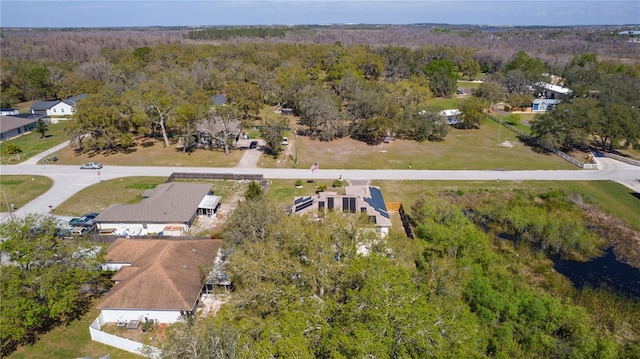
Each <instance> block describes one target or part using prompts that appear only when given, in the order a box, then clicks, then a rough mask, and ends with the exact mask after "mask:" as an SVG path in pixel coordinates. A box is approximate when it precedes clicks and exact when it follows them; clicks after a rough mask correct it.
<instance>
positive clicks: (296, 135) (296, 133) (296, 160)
mask: <svg viewBox="0 0 640 359" xmlns="http://www.w3.org/2000/svg"><path fill="white" fill-rule="evenodd" d="M294 135H295V136H294V138H295V141H296V158H295V160H294V161H293V162H294V163H295V164H296V165H297V164H298V130H297V129H296V130H294Z"/></svg>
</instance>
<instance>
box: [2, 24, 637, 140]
mask: <svg viewBox="0 0 640 359" xmlns="http://www.w3.org/2000/svg"><path fill="white" fill-rule="evenodd" d="M259 29H260V28H255V29H254V28H247V29H245V30H246V32H247V33H246V34H244V35H242V36H244V37H243V38H245V39H254V37H253V36H255V35H251V34H250V33H251V31H254V30H255V31H258V30H259ZM265 29H268V28H265ZM250 30H251V31H250ZM229 31H240V29H229ZM298 31H300V32H302V33H306V31H311V29H299V30H296V32H298ZM314 31H316V32H314V33H315V36H322V35H321V34H322V33H334V32H335V33H348V34H352V32H353V33H354V34H359V33H360V32H364V33H367V32H372V33H381V32H382V31H381V29H380V28H375V27H373V28H353V29H351V28H337V29H336V28H329V29H314ZM393 31H396V32H400V33H402V31H408V30H406V29H404V28H403V27H399V28H397V29H396V28H394V29H393ZM416 31H417V32H416V33H419V34H422V33H423V31H427V34H428V36H429V37H428V38H427V40H428V39H431V36H434V37H438V36H447V37H448V36H458V37H461V38H463V39H467V38H470V37H474V36H484V35H483V33H482V32H477V33H476V32H470V33H466V34H465V35H463V33H462V32H459V31H458V30H456V31H433V29H420V30H419V31H418V30H416ZM460 31H462V30H460ZM463 32H464V31H463ZM142 33H143V34H144V33H145V32H142ZM46 34H47V36H48V37H52V36H53V35H52V34H50V33H46ZM113 34H117V32H115V33H114V32H105V35H106V37H108V36H112V35H113ZM121 34H129V35H130V33H129V32H123V33H121ZM492 34H493V36H498V34H500V36H507V35H514V34H518V35H522V36H523V37H524V38H525V39H527V38H529V36H531V34H532V33H527V32H526V31H525V32H513V33H512V32H508V31H506V30H501V32H495V33H492ZM524 34H526V36H525V35H524ZM541 34H543V35H541V36H542V37H543V38H544V37H545V36H546V37H548V38H553V39H554V41H555V40H557V39H558V38H574V35H571V36H569V35H568V34H566V33H563V32H560V33H553V32H548V31H541ZM67 35H68V36H71V37H82V36H83V33H76V32H71V33H69V34H67ZM129 35H126V36H129ZM113 36H115V35H113ZM238 36H240V37H242V36H241V35H238ZM288 36H293V35H291V34H290V33H289V32H287V34H286V35H285V36H284V38H283V41H276V40H273V41H272V40H269V41H266V40H264V41H258V40H256V41H251V42H249V43H244V42H240V43H233V42H229V43H224V44H219V45H211V44H203V43H200V44H192V43H187V42H186V41H158V42H159V43H158V44H155V45H151V46H147V45H146V44H145V46H140V47H135V48H127V47H126V46H123V47H117V46H111V47H104V48H102V49H101V50H100V53H99V54H94V55H93V56H91V58H90V59H82V60H75V59H74V60H67V61H56V60H52V59H43V58H32V59H29V60H26V61H25V59H21V58H17V57H13V56H9V57H7V59H6V61H5V60H4V59H3V62H2V69H3V71H2V79H1V80H2V81H1V82H0V85H1V87H2V92H3V96H2V105H3V107H9V106H11V105H13V104H15V103H17V102H20V101H25V100H34V99H39V100H46V99H55V98H64V97H68V96H72V95H76V94H79V93H88V94H89V98H88V99H87V101H83V102H81V103H80V104H79V105H78V111H77V113H76V115H75V117H76V119H77V120H78V121H75V123H74V124H72V125H71V126H70V128H69V131H68V133H69V136H70V137H71V139H72V141H73V143H74V144H76V145H77V146H78V149H79V150H93V151H116V150H125V151H126V150H128V148H130V147H131V146H133V145H134V141H133V136H135V135H136V134H142V133H149V132H151V133H157V134H158V135H159V136H161V137H162V139H163V142H164V143H165V146H168V145H169V137H170V136H171V135H173V136H175V137H179V138H180V141H182V142H181V143H186V144H187V145H188V146H195V145H196V137H197V136H196V133H197V124H198V121H200V120H203V119H205V118H206V117H207V116H209V110H208V108H209V107H210V106H211V101H210V100H209V98H210V97H211V96H212V95H215V94H218V93H224V94H225V95H226V96H227V99H228V104H229V105H230V106H232V107H233V108H234V111H233V112H234V114H235V116H237V118H236V119H235V120H242V121H246V120H252V119H256V118H257V116H258V115H259V113H260V110H261V109H262V108H263V107H264V105H265V104H267V105H275V104H277V103H281V104H283V105H286V106H288V107H290V108H292V109H293V110H294V112H295V113H296V114H298V115H300V118H301V121H300V124H301V125H302V126H304V131H303V133H306V134H307V135H309V136H312V137H315V138H318V139H320V140H324V141H330V140H333V139H335V138H340V137H344V136H351V137H353V138H356V139H359V140H362V141H365V142H367V143H371V144H375V143H379V142H381V141H383V140H384V139H385V138H386V137H388V136H390V135H395V136H396V137H399V138H406V139H410V140H417V141H423V140H441V139H442V138H444V136H446V133H447V131H443V130H442V129H441V128H440V127H439V126H437V123H430V124H422V123H420V122H419V121H420V120H419V118H421V117H420V116H419V113H420V111H422V110H423V109H425V108H430V109H431V110H436V109H435V108H433V107H430V100H431V98H432V97H450V96H452V95H453V94H454V93H455V91H456V88H457V85H456V80H457V79H459V78H460V77H466V78H468V79H475V78H477V76H478V75H479V72H480V71H482V72H485V73H486V80H485V82H484V83H483V84H482V85H481V86H480V87H479V88H478V89H477V90H476V92H475V95H476V97H479V98H482V99H484V101H478V100H477V99H474V98H471V99H470V100H469V101H467V102H468V103H461V104H460V108H461V109H462V110H463V111H462V112H463V116H462V118H463V121H464V122H463V125H462V127H464V128H475V127H477V126H479V125H480V124H481V123H482V119H483V118H484V115H483V114H482V109H481V110H480V111H478V108H479V107H481V106H483V107H484V108H486V107H490V106H491V104H495V103H497V102H500V101H506V102H508V103H509V104H510V105H511V106H512V107H514V108H523V107H528V106H529V105H530V104H531V101H532V100H533V97H534V94H535V93H536V92H539V90H540V89H539V88H537V85H536V84H538V83H540V82H541V81H546V80H548V78H545V74H547V75H548V74H558V75H560V76H561V77H562V78H564V80H565V82H564V84H565V85H566V86H568V87H570V88H575V89H576V90H575V91H574V93H573V96H574V97H575V98H576V101H578V102H579V100H580V99H582V98H584V97H589V98H595V99H596V100H597V101H596V102H594V103H595V105H593V106H592V105H591V103H592V102H593V101H592V102H584V103H581V104H580V105H579V106H578V107H579V109H577V110H576V111H569V112H574V113H577V114H582V113H586V114H588V115H589V116H590V117H593V118H596V117H597V118H598V119H587V118H585V117H584V116H582V117H581V118H574V117H576V116H568V117H570V118H572V119H571V122H572V123H564V122H566V121H564V122H563V121H557V120H555V118H554V116H560V113H562V112H561V111H554V112H549V113H548V114H546V115H545V116H547V117H546V118H547V119H546V120H545V117H543V118H542V120H541V121H539V125H538V127H535V128H534V129H535V131H534V134H535V135H536V136H537V137H539V138H541V139H543V140H545V141H547V142H551V143H552V144H553V145H559V146H561V147H564V148H572V147H573V146H574V144H578V145H580V144H581V142H585V140H584V139H583V140H582V141H578V140H579V139H580V137H584V136H583V135H582V134H581V133H584V134H585V135H587V136H589V135H596V139H597V140H598V141H600V144H601V147H603V148H604V147H606V146H607V145H608V146H609V147H612V146H613V147H615V145H617V144H618V142H620V143H621V144H623V145H625V146H628V145H633V144H634V143H635V141H636V140H635V138H637V137H638V135H637V134H636V132H637V131H636V130H635V129H636V127H637V126H636V124H637V122H638V121H637V120H636V119H635V118H636V117H637V112H638V110H637V109H635V110H633V108H631V107H629V106H630V105H629V104H633V103H637V93H638V91H637V90H638V84H637V83H638V81H639V80H638V79H639V78H640V64H639V63H638V62H635V63H630V64H622V63H618V62H614V61H611V60H603V61H598V60H597V55H596V54H595V53H593V54H587V55H585V54H579V55H576V56H574V58H573V59H572V60H571V61H568V60H567V61H565V62H563V63H560V62H558V61H557V60H550V59H548V58H547V57H545V56H544V54H536V56H535V57H534V56H532V55H529V54H528V53H527V52H525V51H519V52H515V53H514V52H512V51H511V52H506V51H493V52H490V53H488V52H486V51H485V49H480V48H478V47H474V46H470V45H466V44H458V42H455V41H452V42H451V43H449V44H446V45H444V44H441V43H440V42H439V41H435V40H434V41H433V42H432V43H427V44H424V43H423V44H421V45H420V46H416V47H405V46H397V45H386V44H385V43H384V41H382V42H380V43H377V44H376V45H375V46H373V45H359V44H351V43H348V44H345V43H343V42H342V41H340V39H336V40H335V41H333V42H332V43H330V44H326V45H325V44H310V43H308V42H310V41H308V42H305V41H304V40H302V39H300V40H298V41H284V39H286V38H287V37H288ZM385 36H386V35H385ZM575 36H577V35H575ZM18 38H20V39H22V40H23V41H25V40H24V38H23V37H16V38H15V39H18ZM88 38H90V37H88ZM13 39H14V38H11V37H9V38H7V39H4V38H3V39H2V41H3V43H2V44H3V47H4V46H7V47H11V46H12V45H11V44H12V41H13ZM141 39H146V38H145V37H144V36H142V35H141ZM52 40H53V39H52ZM583 40H584V41H588V42H591V41H593V39H592V38H590V37H589V36H586V35H584V36H583ZM104 41H106V40H103V42H104ZM611 41H614V40H613V39H612V40H611ZM52 42H53V41H52ZM140 42H141V43H145V41H143V40H141V41H140ZM147 42H148V41H147ZM317 42H320V43H325V42H327V41H317ZM425 42H428V41H426V40H425ZM135 44H137V42H135ZM52 46H53V45H52ZM585 104H589V106H588V108H589V110H583V108H582V107H584V106H585ZM566 106H571V102H570V101H567V103H566V104H563V105H562V106H561V107H566ZM99 107H104V108H99ZM634 108H635V107H634ZM594 112H595V113H596V115H594V114H593V113H594ZM597 113H599V114H597ZM611 113H613V114H615V116H610V115H609V114H611ZM580 116H581V115H580ZM429 118H430V117H428V116H427V117H424V116H423V117H422V119H427V120H429ZM576 123H577V124H576ZM564 129H566V130H564ZM87 134H89V135H90V136H89V137H87V138H86V139H85V138H84V137H85V136H86V135H87ZM216 136H218V134H216ZM560 136H569V138H568V139H562V138H558V137H560ZM575 137H578V138H577V139H576V138H575ZM225 143H226V141H225ZM188 146H182V149H183V150H185V151H187V150H189V147H188Z"/></svg>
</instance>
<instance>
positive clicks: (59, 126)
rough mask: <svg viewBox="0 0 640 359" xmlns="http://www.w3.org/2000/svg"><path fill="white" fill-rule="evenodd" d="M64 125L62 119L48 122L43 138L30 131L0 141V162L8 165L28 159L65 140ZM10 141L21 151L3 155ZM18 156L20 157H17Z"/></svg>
mask: <svg viewBox="0 0 640 359" xmlns="http://www.w3.org/2000/svg"><path fill="white" fill-rule="evenodd" d="M64 127H65V122H64V121H63V122H60V123H56V124H50V125H49V127H48V128H49V130H48V131H47V132H46V137H45V138H41V136H40V134H39V133H37V132H35V131H32V132H29V133H27V134H25V135H22V136H20V137H16V138H13V139H10V140H7V141H4V142H2V143H0V164H3V165H8V164H15V163H19V162H22V161H25V160H28V159H29V158H31V157H33V156H35V155H37V154H39V153H42V152H44V151H46V150H48V149H50V148H51V147H54V146H57V145H59V144H61V143H63V142H64V141H67V140H68V139H69V137H68V136H67V134H66V133H65V130H64ZM10 143H14V144H16V145H18V147H20V149H21V150H22V151H21V152H20V153H19V154H17V155H5V154H4V149H5V147H6V146H7V145H8V144H10ZM18 157H19V158H20V159H18Z"/></svg>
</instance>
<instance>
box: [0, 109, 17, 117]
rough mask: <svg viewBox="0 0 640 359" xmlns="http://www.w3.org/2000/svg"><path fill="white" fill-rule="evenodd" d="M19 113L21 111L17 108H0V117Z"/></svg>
mask: <svg viewBox="0 0 640 359" xmlns="http://www.w3.org/2000/svg"><path fill="white" fill-rule="evenodd" d="M19 113H20V111H18V110H17V109H15V108H0V116H13V115H17V114H19Z"/></svg>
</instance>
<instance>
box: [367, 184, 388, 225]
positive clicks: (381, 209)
mask: <svg viewBox="0 0 640 359" xmlns="http://www.w3.org/2000/svg"><path fill="white" fill-rule="evenodd" d="M369 192H370V193H371V198H367V197H364V198H363V200H364V201H365V202H367V203H368V204H369V206H371V208H373V209H375V210H376V212H378V213H380V215H381V216H383V217H385V218H387V219H388V218H389V212H388V211H387V205H385V204H384V197H382V192H381V191H380V190H379V189H378V188H376V187H369Z"/></svg>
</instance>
